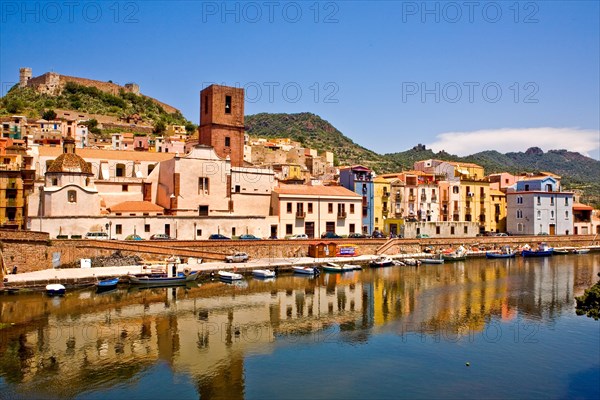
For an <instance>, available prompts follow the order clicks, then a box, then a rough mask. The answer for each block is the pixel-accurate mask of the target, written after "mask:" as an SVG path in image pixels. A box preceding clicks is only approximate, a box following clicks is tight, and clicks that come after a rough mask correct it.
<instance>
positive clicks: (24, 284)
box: [0, 246, 600, 292]
mask: <svg viewBox="0 0 600 400" xmlns="http://www.w3.org/2000/svg"><path fill="white" fill-rule="evenodd" d="M587 248H589V249H590V250H591V251H600V246H588V247H587ZM556 249H557V250H558V249H561V248H558V247H557V248H556ZM565 249H567V248H565ZM568 249H573V247H568ZM485 253H486V251H484V250H478V251H468V252H467V257H468V258H476V257H485ZM431 256H432V254H431V253H425V252H419V253H408V254H395V255H390V256H389V257H391V258H392V259H395V260H402V259H404V258H426V257H431ZM377 257H378V255H361V256H356V257H328V258H312V257H293V258H253V259H250V260H249V261H248V262H246V263H227V262H208V263H201V264H197V263H189V264H188V263H178V264H177V272H183V271H184V269H186V268H189V269H191V270H193V271H199V272H200V275H199V278H198V279H199V280H200V281H201V280H203V279H209V278H211V277H213V276H214V274H215V273H216V272H217V271H220V270H225V271H235V272H238V273H241V274H248V275H249V274H251V273H252V270H254V269H275V268H277V270H278V271H280V272H286V271H292V269H293V267H294V266H299V265H302V266H313V267H320V266H323V265H324V264H326V263H329V262H334V263H342V264H343V263H353V264H360V265H363V266H366V265H367V264H368V263H369V262H371V261H372V260H374V259H375V258H377ZM166 268H167V264H166V262H165V263H162V264H160V265H157V264H154V265H151V264H141V265H125V266H118V267H99V268H53V269H45V270H40V271H33V272H25V273H18V274H14V275H12V274H11V275H6V276H5V277H4V282H3V283H4V288H0V292H14V291H16V290H21V289H30V290H42V289H44V288H45V286H46V285H48V284H51V283H60V284H62V285H64V286H66V287H67V288H73V287H81V286H92V285H94V284H96V283H97V282H98V281H99V280H102V279H107V278H125V277H126V276H127V275H141V274H150V273H157V272H166Z"/></svg>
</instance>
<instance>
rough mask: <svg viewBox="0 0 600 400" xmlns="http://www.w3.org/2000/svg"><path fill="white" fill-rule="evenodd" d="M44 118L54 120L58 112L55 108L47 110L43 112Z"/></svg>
mask: <svg viewBox="0 0 600 400" xmlns="http://www.w3.org/2000/svg"><path fill="white" fill-rule="evenodd" d="M42 119H45V120H46V121H54V120H55V119H56V113H55V112H54V110H46V111H44V113H43V114H42Z"/></svg>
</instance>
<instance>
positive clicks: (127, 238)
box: [125, 235, 144, 240]
mask: <svg viewBox="0 0 600 400" xmlns="http://www.w3.org/2000/svg"><path fill="white" fill-rule="evenodd" d="M125 240H144V239H142V238H141V236H138V235H129V236H127V237H126V238H125Z"/></svg>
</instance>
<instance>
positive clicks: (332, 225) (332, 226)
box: [325, 222, 335, 233]
mask: <svg viewBox="0 0 600 400" xmlns="http://www.w3.org/2000/svg"><path fill="white" fill-rule="evenodd" d="M325 232H333V233H335V222H326V223H325Z"/></svg>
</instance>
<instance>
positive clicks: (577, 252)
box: [573, 249, 590, 254]
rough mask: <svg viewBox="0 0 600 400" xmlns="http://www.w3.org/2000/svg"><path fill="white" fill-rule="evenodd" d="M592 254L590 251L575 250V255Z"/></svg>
mask: <svg viewBox="0 0 600 400" xmlns="http://www.w3.org/2000/svg"><path fill="white" fill-rule="evenodd" d="M589 252H590V249H575V250H573V253H575V254H587V253H589Z"/></svg>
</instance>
